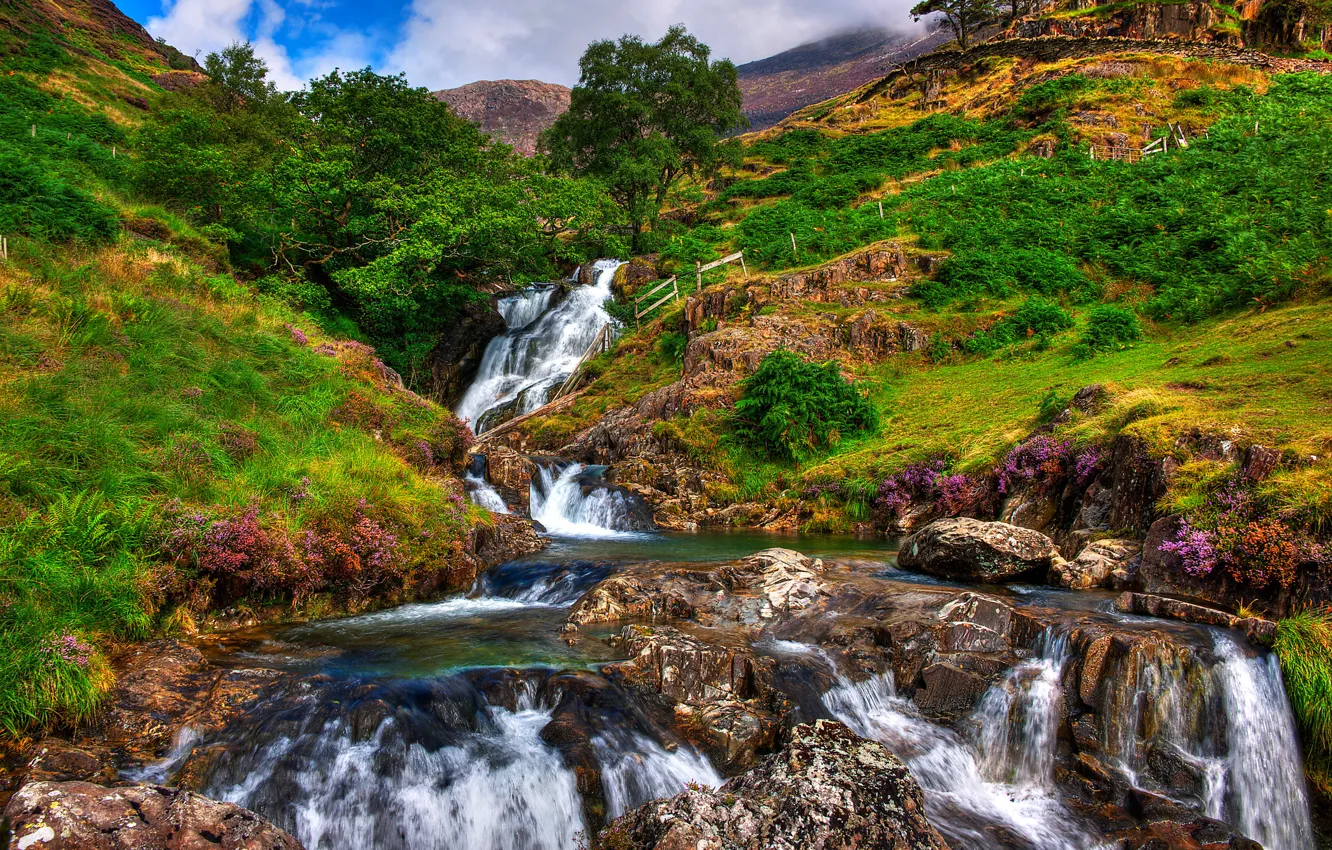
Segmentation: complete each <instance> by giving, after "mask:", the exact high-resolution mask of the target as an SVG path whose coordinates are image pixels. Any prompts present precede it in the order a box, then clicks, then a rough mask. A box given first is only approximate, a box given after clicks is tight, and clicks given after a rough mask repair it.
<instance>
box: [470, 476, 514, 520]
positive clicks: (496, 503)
mask: <svg viewBox="0 0 1332 850" xmlns="http://www.w3.org/2000/svg"><path fill="white" fill-rule="evenodd" d="M463 484H464V485H465V486H466V487H467V492H468V495H470V496H471V497H472V501H473V502H476V503H477V504H478V505H480V506H481V507H483V508H485V509H486V510H488V511H490V512H491V513H494V514H507V513H508V512H509V506H508V505H506V504H504V498H503V497H502V496H500V494H499V491H498V490H496V489H495V488H494V487H492V486H490V482H489V481H487V480H486V479H484V478H481V477H480V476H477V475H473V474H472V473H471V472H468V473H467V474H466V475H464V476H463Z"/></svg>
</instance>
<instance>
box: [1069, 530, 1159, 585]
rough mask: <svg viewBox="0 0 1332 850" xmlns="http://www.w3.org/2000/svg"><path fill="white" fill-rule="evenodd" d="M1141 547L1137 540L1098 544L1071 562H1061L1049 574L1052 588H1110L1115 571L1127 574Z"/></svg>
mask: <svg viewBox="0 0 1332 850" xmlns="http://www.w3.org/2000/svg"><path fill="white" fill-rule="evenodd" d="M1141 553H1142V545H1141V544H1139V543H1138V542H1137V541H1134V540H1098V541H1096V542H1095V543H1092V544H1090V545H1089V546H1087V548H1085V549H1083V550H1082V551H1081V552H1080V553H1078V557H1077V558H1076V559H1074V560H1072V561H1064V560H1059V561H1057V562H1056V563H1055V565H1054V567H1052V568H1051V570H1050V584H1054V585H1059V586H1062V587H1067V588H1069V589H1071V590H1090V589H1091V588H1094V587H1109V586H1110V585H1111V584H1112V582H1113V576H1114V573H1115V571H1116V570H1122V571H1124V572H1125V573H1126V574H1127V572H1128V571H1129V570H1130V568H1131V564H1132V562H1133V560H1134V559H1135V558H1137V557H1138V556H1139V555H1140V554H1141Z"/></svg>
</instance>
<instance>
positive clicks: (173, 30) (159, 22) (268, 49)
mask: <svg viewBox="0 0 1332 850" xmlns="http://www.w3.org/2000/svg"><path fill="white" fill-rule="evenodd" d="M326 5H327V4H326V3H321V2H318V0H295V2H293V3H290V4H289V6H292V7H294V10H293V11H294V12H295V14H289V11H288V8H287V7H284V6H283V5H281V4H280V3H278V2H277V0H166V2H165V3H164V9H163V14H162V16H161V17H156V18H150V19H149V20H148V22H147V24H146V26H147V28H148V31H149V32H151V33H152V34H153V35H154V36H156V37H160V38H164V39H166V41H167V43H168V44H171V45H173V46H174V47H176V48H178V49H180V50H182V51H184V52H186V53H190V54H196V55H198V56H200V57H202V56H203V55H204V54H207V53H210V52H212V51H215V50H220V49H222V48H223V47H226V46H227V45H229V44H232V43H234V42H237V41H249V42H251V43H252V44H253V45H254V51H255V53H256V54H257V55H258V56H259V57H260V58H261V59H263V60H264V62H266V63H267V64H268V77H269V79H270V80H272V81H273V82H274V83H276V84H277V86H278V88H280V89H284V90H287V91H291V90H294V89H299V88H301V87H302V86H303V85H305V82H306V81H307V80H309V79H310V78H312V77H315V76H319V75H321V74H326V73H328V72H329V71H331V70H333V69H334V68H339V67H340V68H361V67H364V66H366V65H369V64H373V62H372V60H373V56H374V50H373V45H371V44H370V42H369V39H368V38H367V36H366V35H364V34H363V33H354V32H347V31H345V30H340V29H338V28H336V27H332V26H329V25H327V24H325V23H324V22H323V21H322V20H321V18H320V15H319V10H320V9H321V8H325V7H326ZM284 33H286V34H287V35H290V34H292V33H300V34H301V35H302V36H303V40H304V41H305V42H306V44H305V46H304V47H303V48H302V49H300V50H298V51H297V52H296V53H295V55H292V53H291V52H290V51H289V49H288V47H287V46H286V45H285V44H283V43H282V39H281V36H282V35H283V34H284Z"/></svg>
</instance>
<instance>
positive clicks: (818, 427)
mask: <svg viewBox="0 0 1332 850" xmlns="http://www.w3.org/2000/svg"><path fill="white" fill-rule="evenodd" d="M734 423H735V430H736V433H737V434H738V435H739V436H740V438H741V439H742V440H744V441H745V442H747V443H748V444H749V445H751V446H753V447H755V448H757V449H760V450H761V451H764V452H766V453H768V454H769V455H771V456H772V457H774V458H779V459H785V460H799V459H801V458H804V457H807V456H808V455H810V454H812V453H813V452H816V451H818V450H819V449H822V448H826V447H828V446H831V445H835V444H836V443H837V442H838V441H839V440H840V439H841V438H842V437H843V436H848V435H852V434H857V433H860V432H864V431H873V430H874V429H875V428H877V427H878V424H879V419H878V413H877V411H876V410H875V408H874V406H873V405H872V404H870V402H869V401H868V400H867V399H866V398H865V397H864V396H863V395H862V394H861V393H860V392H859V391H858V390H857V389H856V388H855V387H853V386H852V385H851V384H850V383H848V382H847V380H846V379H845V378H843V377H842V373H841V371H840V370H838V368H837V364H835V363H827V364H824V365H822V366H820V365H818V364H815V363H810V362H808V361H806V360H804V359H803V358H801V357H800V355H798V354H796V353H794V352H791V351H774V352H773V353H772V354H769V355H768V356H767V357H765V358H764V359H763V362H762V363H761V364H759V368H758V370H757V371H755V372H754V374H753V375H751V376H750V377H749V378H747V379H746V380H745V384H744V395H743V396H742V397H741V399H740V400H739V401H737V402H736V404H735V418H734Z"/></svg>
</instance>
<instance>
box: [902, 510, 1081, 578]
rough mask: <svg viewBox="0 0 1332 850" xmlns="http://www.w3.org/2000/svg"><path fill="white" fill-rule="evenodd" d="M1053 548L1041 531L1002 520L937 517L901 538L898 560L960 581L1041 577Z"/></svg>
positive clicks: (1054, 552) (1047, 565)
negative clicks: (940, 518)
mask: <svg viewBox="0 0 1332 850" xmlns="http://www.w3.org/2000/svg"><path fill="white" fill-rule="evenodd" d="M1055 554H1056V547H1055V544H1054V541H1053V540H1051V539H1050V538H1049V537H1046V536H1045V535H1044V534H1041V533H1040V532H1037V531H1032V530H1031V529H1027V528H1019V527H1017V526H1015V525H1009V524H1008V523H1002V522H982V521H980V520H975V519H968V518H958V519H942V520H936V521H935V522H932V523H930V524H929V525H927V526H925V527H924V528H922V529H921V530H920V531H917V532H916V533H914V534H912V535H911V536H910V537H908V538H907V539H906V540H904V541H903V542H902V549H901V551H900V552H899V553H898V556H897V559H898V564H899V565H900V566H901V567H902V568H903V569H907V570H916V571H919V572H923V573H928V574H930V575H935V576H941V577H943V578H950V579H955V580H960V581H975V582H1004V581H1017V580H1019V579H1026V578H1030V577H1032V576H1037V575H1039V576H1041V577H1044V576H1045V574H1046V573H1048V572H1049V570H1050V567H1051V564H1052V559H1053V557H1054V555H1055Z"/></svg>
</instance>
